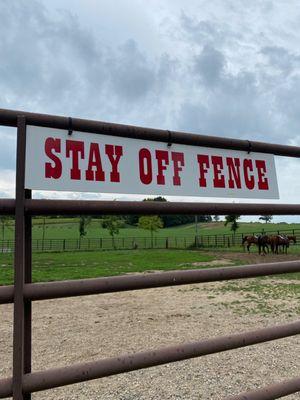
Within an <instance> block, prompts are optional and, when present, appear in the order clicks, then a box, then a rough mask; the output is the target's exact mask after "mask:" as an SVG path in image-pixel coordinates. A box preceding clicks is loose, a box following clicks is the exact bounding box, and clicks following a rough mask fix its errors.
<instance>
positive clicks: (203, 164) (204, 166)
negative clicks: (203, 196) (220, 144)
mask: <svg viewBox="0 0 300 400" xmlns="http://www.w3.org/2000/svg"><path fill="white" fill-rule="evenodd" d="M197 160H198V164H199V173H200V178H199V186H201V187H206V178H205V175H206V174H207V172H208V168H209V159H208V156H207V155H204V154H198V155H197Z"/></svg>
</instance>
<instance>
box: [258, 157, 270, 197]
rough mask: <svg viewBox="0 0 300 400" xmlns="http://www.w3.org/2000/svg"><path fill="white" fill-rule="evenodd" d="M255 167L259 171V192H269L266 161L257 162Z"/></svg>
mask: <svg viewBox="0 0 300 400" xmlns="http://www.w3.org/2000/svg"><path fill="white" fill-rule="evenodd" d="M255 166H256V169H257V176H258V189H259V190H269V182H268V178H267V177H266V172H267V167H266V162H265V160H256V161H255Z"/></svg>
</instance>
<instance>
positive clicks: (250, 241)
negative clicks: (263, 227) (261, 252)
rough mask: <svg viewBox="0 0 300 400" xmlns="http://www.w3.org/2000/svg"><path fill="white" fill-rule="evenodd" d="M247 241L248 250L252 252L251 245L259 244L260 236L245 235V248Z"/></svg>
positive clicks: (243, 243)
mask: <svg viewBox="0 0 300 400" xmlns="http://www.w3.org/2000/svg"><path fill="white" fill-rule="evenodd" d="M246 242H247V250H248V253H250V247H251V245H252V244H256V245H257V244H258V237H257V236H254V235H250V236H244V237H243V240H242V245H243V246H244V248H245V244H246Z"/></svg>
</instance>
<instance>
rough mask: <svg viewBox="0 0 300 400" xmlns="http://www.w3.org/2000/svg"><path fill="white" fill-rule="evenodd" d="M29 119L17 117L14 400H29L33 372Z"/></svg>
mask: <svg viewBox="0 0 300 400" xmlns="http://www.w3.org/2000/svg"><path fill="white" fill-rule="evenodd" d="M25 150H26V120H25V117H24V116H19V117H18V131H17V165H16V211H15V277H14V284H15V286H14V332H13V399H14V400H29V399H30V398H31V395H30V394H26V395H24V394H23V390H22V386H23V375H24V373H25V372H30V370H31V303H30V302H29V301H24V284H25V283H26V282H30V281H31V218H30V217H29V216H25V199H26V198H30V197H31V191H25Z"/></svg>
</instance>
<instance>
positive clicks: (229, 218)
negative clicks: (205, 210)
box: [224, 214, 241, 233]
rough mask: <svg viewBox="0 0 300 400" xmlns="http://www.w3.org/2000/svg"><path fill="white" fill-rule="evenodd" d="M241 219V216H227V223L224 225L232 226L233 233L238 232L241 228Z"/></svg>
mask: <svg viewBox="0 0 300 400" xmlns="http://www.w3.org/2000/svg"><path fill="white" fill-rule="evenodd" d="M240 218H241V216H240V215H233V214H230V215H226V216H225V223H224V225H225V226H227V225H228V224H231V226H230V230H231V231H233V233H235V232H236V230H237V229H238V228H239V224H238V222H237V221H238V220H239V219H240Z"/></svg>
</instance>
